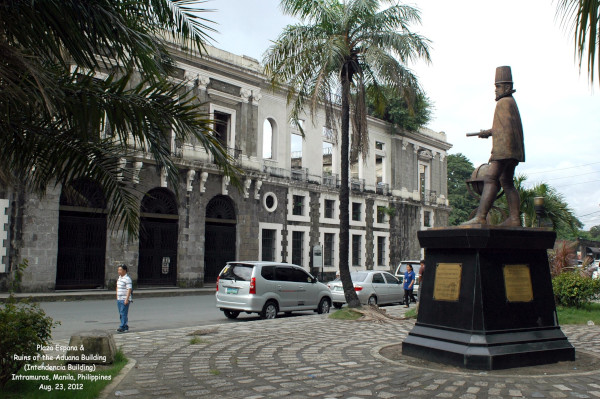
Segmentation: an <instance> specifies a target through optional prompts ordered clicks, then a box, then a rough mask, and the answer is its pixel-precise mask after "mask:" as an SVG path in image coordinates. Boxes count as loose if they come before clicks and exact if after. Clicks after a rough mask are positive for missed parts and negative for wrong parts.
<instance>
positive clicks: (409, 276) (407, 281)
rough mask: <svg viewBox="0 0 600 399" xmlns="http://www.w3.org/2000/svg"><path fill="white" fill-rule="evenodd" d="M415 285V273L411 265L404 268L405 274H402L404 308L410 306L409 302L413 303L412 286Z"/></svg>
mask: <svg viewBox="0 0 600 399" xmlns="http://www.w3.org/2000/svg"><path fill="white" fill-rule="evenodd" d="M414 285H415V272H414V271H413V268H412V266H411V265H408V266H407V267H406V273H404V287H403V288H404V307H405V308H407V307H409V306H410V301H411V300H412V301H415V296H414V295H413V286H414Z"/></svg>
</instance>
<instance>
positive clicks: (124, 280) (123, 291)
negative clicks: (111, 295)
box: [117, 265, 133, 333]
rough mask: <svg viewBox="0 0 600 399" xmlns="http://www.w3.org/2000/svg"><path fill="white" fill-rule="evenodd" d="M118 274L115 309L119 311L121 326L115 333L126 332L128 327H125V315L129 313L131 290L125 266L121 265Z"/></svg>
mask: <svg viewBox="0 0 600 399" xmlns="http://www.w3.org/2000/svg"><path fill="white" fill-rule="evenodd" d="M117 272H118V273H119V279H118V280H117V308H118V309H119V317H120V318H121V324H120V325H119V328H117V331H118V332H120V333H122V332H127V331H129V326H128V325H127V315H128V313H129V303H130V302H131V290H132V289H133V285H132V283H131V277H129V275H128V274H127V266H126V265H121V266H119V269H118V271H117Z"/></svg>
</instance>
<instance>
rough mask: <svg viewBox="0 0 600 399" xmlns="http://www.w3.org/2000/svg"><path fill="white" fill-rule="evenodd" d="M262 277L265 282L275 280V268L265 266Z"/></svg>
mask: <svg viewBox="0 0 600 399" xmlns="http://www.w3.org/2000/svg"><path fill="white" fill-rule="evenodd" d="M260 275H261V276H262V277H263V278H264V279H265V280H275V266H263V267H262V269H261V271H260Z"/></svg>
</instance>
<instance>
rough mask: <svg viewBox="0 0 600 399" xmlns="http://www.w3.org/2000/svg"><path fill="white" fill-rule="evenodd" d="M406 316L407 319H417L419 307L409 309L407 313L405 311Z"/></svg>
mask: <svg viewBox="0 0 600 399" xmlns="http://www.w3.org/2000/svg"><path fill="white" fill-rule="evenodd" d="M404 317H406V318H407V319H416V318H417V309H408V310H407V311H406V313H404Z"/></svg>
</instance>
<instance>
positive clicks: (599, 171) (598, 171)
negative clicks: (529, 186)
mask: <svg viewBox="0 0 600 399" xmlns="http://www.w3.org/2000/svg"><path fill="white" fill-rule="evenodd" d="M594 173H600V170H597V171H594V172H588V173H582V174H580V175H571V176H564V177H553V178H551V179H545V180H548V181H550V180H561V179H570V178H573V177H579V176H585V175H593V174H594Z"/></svg>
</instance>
